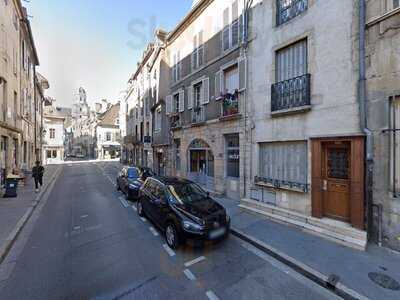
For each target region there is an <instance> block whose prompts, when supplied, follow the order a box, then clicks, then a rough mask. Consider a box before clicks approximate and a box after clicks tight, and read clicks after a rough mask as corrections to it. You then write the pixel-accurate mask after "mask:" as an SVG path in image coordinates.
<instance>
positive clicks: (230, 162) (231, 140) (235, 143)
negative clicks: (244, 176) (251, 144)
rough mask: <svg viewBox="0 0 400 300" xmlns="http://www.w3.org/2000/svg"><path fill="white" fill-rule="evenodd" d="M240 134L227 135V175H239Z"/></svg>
mask: <svg viewBox="0 0 400 300" xmlns="http://www.w3.org/2000/svg"><path fill="white" fill-rule="evenodd" d="M239 163H240V155H239V134H235V135H229V136H227V137H226V176H228V177H235V178H238V177H239V169H240V164H239Z"/></svg>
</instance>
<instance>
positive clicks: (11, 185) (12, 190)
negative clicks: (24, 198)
mask: <svg viewBox="0 0 400 300" xmlns="http://www.w3.org/2000/svg"><path fill="white" fill-rule="evenodd" d="M17 187H18V179H17V178H12V177H9V178H7V179H6V193H5V194H4V197H5V198H14V197H17Z"/></svg>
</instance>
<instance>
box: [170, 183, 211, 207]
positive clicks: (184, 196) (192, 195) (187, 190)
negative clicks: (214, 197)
mask: <svg viewBox="0 0 400 300" xmlns="http://www.w3.org/2000/svg"><path fill="white" fill-rule="evenodd" d="M169 190H170V191H171V193H172V195H173V196H174V197H175V198H176V200H177V201H179V202H181V203H193V202H196V201H199V200H202V199H204V198H207V193H206V192H205V191H204V190H203V189H202V188H201V187H199V186H198V185H197V184H194V183H182V184H176V185H170V186H169Z"/></svg>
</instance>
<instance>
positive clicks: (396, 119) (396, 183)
mask: <svg viewBox="0 0 400 300" xmlns="http://www.w3.org/2000/svg"><path fill="white" fill-rule="evenodd" d="M390 104H391V105H390V129H389V134H390V146H391V147H390V149H391V151H390V152H391V153H390V154H391V155H390V156H391V163H390V174H391V176H390V178H391V180H390V184H391V188H390V190H391V191H392V193H393V195H394V196H395V197H400V180H399V178H400V177H399V174H400V173H399V171H400V155H399V153H400V152H399V151H400V133H399V131H398V130H399V129H400V96H397V97H391V98H390Z"/></svg>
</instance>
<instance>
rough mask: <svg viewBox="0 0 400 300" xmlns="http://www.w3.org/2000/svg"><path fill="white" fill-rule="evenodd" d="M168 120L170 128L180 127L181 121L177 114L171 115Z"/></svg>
mask: <svg viewBox="0 0 400 300" xmlns="http://www.w3.org/2000/svg"><path fill="white" fill-rule="evenodd" d="M170 122H171V123H170V124H171V125H170V126H171V129H172V130H176V129H179V128H182V122H181V119H180V117H179V114H174V115H171V117H170Z"/></svg>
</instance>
